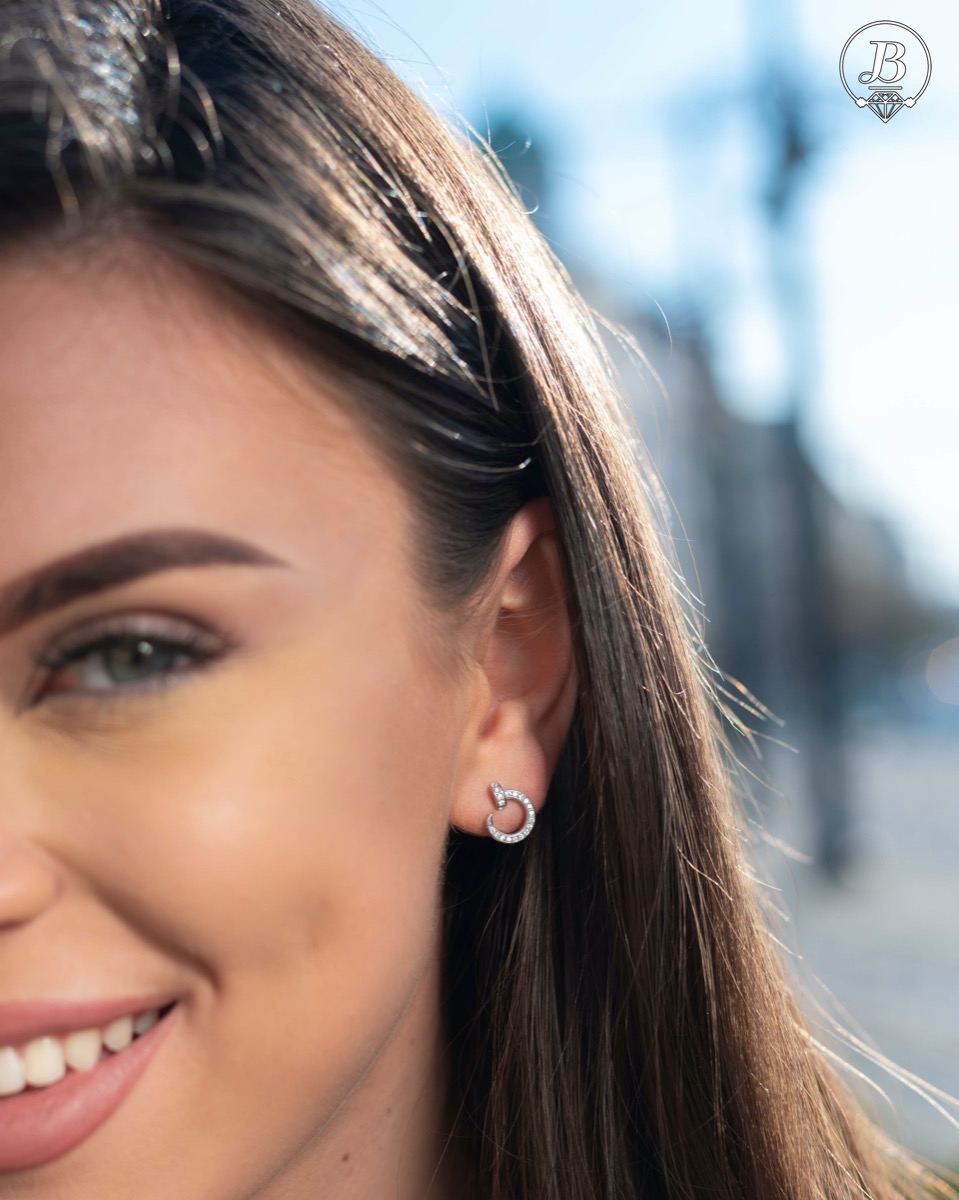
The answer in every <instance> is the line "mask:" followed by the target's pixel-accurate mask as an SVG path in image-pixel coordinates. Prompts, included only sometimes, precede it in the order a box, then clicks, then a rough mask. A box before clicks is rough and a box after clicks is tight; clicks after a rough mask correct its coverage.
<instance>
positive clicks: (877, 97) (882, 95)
mask: <svg viewBox="0 0 959 1200" xmlns="http://www.w3.org/2000/svg"><path fill="white" fill-rule="evenodd" d="M905 107H906V105H905V101H904V100H903V98H902V96H900V95H899V93H898V92H873V94H872V95H871V96H870V97H869V99H868V100H867V101H866V108H871V109H872V111H873V112H874V113H875V114H876V116H877V117H878V118H879V120H880V121H891V120H892V118H893V117H894V116H895V115H896V113H897V112H898V111H899V110H900V109H901V108H905Z"/></svg>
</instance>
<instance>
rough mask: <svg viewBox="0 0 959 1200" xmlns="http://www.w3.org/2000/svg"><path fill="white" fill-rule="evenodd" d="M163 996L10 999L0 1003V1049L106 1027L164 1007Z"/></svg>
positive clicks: (167, 1000) (169, 999)
mask: <svg viewBox="0 0 959 1200" xmlns="http://www.w3.org/2000/svg"><path fill="white" fill-rule="evenodd" d="M173 1000H174V997H173V996H171V995H169V993H166V994H164V995H162V996H161V995H153V996H120V997H118V998H117V999H115V1000H13V1001H8V1002H7V1003H5V1004H0V1046H15V1045H16V1044H17V1043H19V1042H28V1041H30V1040H31V1038H35V1037H41V1036H42V1035H43V1034H45V1033H49V1034H53V1035H57V1034H64V1033H73V1032H74V1031H75V1030H78V1029H94V1028H100V1027H102V1026H104V1025H109V1024H110V1022H111V1021H113V1020H115V1019H116V1018H117V1017H125V1016H127V1015H128V1014H130V1015H133V1016H135V1015H136V1014H137V1013H142V1012H147V1011H149V1010H150V1009H153V1008H164V1007H166V1005H168V1004H170V1003H171V1002H172V1001H173Z"/></svg>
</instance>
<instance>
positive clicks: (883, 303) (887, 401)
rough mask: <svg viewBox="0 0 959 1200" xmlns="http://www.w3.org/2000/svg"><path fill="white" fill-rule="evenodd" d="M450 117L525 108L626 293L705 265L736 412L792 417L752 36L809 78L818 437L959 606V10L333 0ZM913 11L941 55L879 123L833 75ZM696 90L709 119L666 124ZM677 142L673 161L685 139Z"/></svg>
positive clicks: (586, 233)
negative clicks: (764, 220)
mask: <svg viewBox="0 0 959 1200" xmlns="http://www.w3.org/2000/svg"><path fill="white" fill-rule="evenodd" d="M333 7H334V11H336V12H337V13H339V14H340V15H341V16H343V17H345V18H346V19H347V21H348V22H349V23H351V24H353V25H354V27H357V28H359V29H360V31H361V32H363V33H364V35H365V36H366V37H367V39H368V40H370V41H372V42H373V43H374V44H375V45H376V46H377V47H378V48H379V49H380V51H381V52H382V53H383V54H384V55H385V56H386V57H388V58H389V59H390V61H391V62H392V63H393V65H394V66H395V67H396V69H397V70H399V71H400V73H401V74H402V75H403V76H404V77H405V78H406V79H408V80H409V81H410V82H412V83H413V84H414V86H416V87H417V89H418V90H419V91H420V92H422V93H423V94H425V95H426V96H427V98H429V99H430V100H431V101H432V102H433V103H434V105H436V106H437V107H438V108H440V109H441V110H444V109H446V110H449V109H453V110H456V111H462V112H463V113H465V114H466V115H467V117H469V119H471V120H472V121H473V122H474V123H480V122H481V121H482V114H483V111H484V108H487V107H488V108H489V109H490V110H491V111H494V110H496V109H498V108H500V107H501V106H503V105H504V104H510V105H513V106H519V107H521V108H522V109H523V110H525V111H526V112H527V113H528V115H529V119H530V121H531V123H532V125H533V127H534V128H536V129H541V130H542V133H543V136H544V138H549V140H550V141H551V142H553V143H556V144H557V145H558V146H559V148H560V150H559V156H558V159H557V163H556V177H557V188H558V190H559V195H558V196H557V206H558V207H559V208H560V216H561V218H562V224H561V227H560V228H561V234H560V236H561V238H562V242H563V245H564V252H565V254H566V256H567V257H569V258H571V259H575V258H580V259H583V260H586V261H588V262H591V263H592V264H594V266H595V268H596V269H598V270H599V271H601V272H602V273H603V274H604V275H605V277H606V278H607V279H608V281H609V285H610V287H611V288H614V289H616V290H617V291H619V292H621V293H622V295H623V296H624V297H627V298H630V297H631V298H635V299H636V300H639V301H643V300H645V301H646V302H647V303H648V302H649V300H650V299H652V300H656V301H658V302H660V303H662V304H663V306H664V308H665V310H666V315H667V317H668V316H669V312H670V304H671V303H672V299H673V297H675V296H676V295H677V289H678V288H680V287H681V286H682V285H683V283H684V282H685V283H687V284H688V282H689V281H690V279H691V278H696V279H708V280H710V281H711V283H712V287H713V289H714V290H715V291H718V292H719V293H720V294H721V295H722V296H723V297H724V300H725V302H724V303H723V305H722V306H721V312H722V318H721V320H720V322H719V325H718V327H717V336H718V345H719V346H720V348H721V356H720V359H719V363H718V366H719V369H720V371H721V375H722V378H723V379H724V381H725V382H726V384H727V386H728V391H729V394H730V396H731V397H733V398H734V400H735V404H736V406H737V407H738V408H739V410H740V411H743V412H745V413H747V414H749V415H753V416H756V417H763V416H769V417H774V416H777V415H779V409H778V406H779V404H780V401H779V399H778V395H779V393H778V383H779V380H780V378H781V375H780V371H781V359H780V356H779V355H778V353H777V350H776V343H775V338H774V337H773V336H771V334H772V333H773V332H774V326H773V325H772V324H771V322H770V318H769V291H768V286H767V283H766V260H765V257H764V253H763V248H762V247H763V243H762V236H763V235H762V227H761V225H760V223H759V221H758V211H757V209H756V206H755V204H754V202H753V200H752V199H751V192H750V188H751V186H752V180H753V172H754V170H755V166H756V162H757V159H756V155H755V151H754V148H753V139H752V137H751V136H750V133H751V128H752V127H751V126H750V124H749V122H748V119H746V118H744V116H743V106H742V105H741V104H737V102H736V97H737V96H741V95H742V94H743V93H744V92H745V91H746V89H747V88H748V86H749V84H750V82H751V80H752V78H753V72H754V70H755V68H756V64H757V61H758V59H757V47H759V46H771V47H774V48H775V50H776V52H777V53H778V54H779V56H780V57H781V58H782V59H784V60H786V61H788V62H789V63H790V64H792V65H793V66H794V67H796V68H797V69H799V70H801V71H802V75H801V81H802V85H803V88H804V89H806V88H808V94H809V104H810V106H811V110H812V111H814V113H815V116H816V121H817V125H818V127H819V129H820V132H821V135H822V139H823V150H822V153H821V154H820V156H819V158H818V161H817V164H816V166H815V170H814V175H813V178H812V182H811V185H810V188H809V199H808V203H807V205H806V209H805V217H806V222H807V231H808V255H809V259H810V269H811V279H812V284H813V288H814V292H815V296H816V300H817V313H818V330H817V333H818V337H819V345H820V353H821V369H820V372H819V381H820V382H819V387H818V390H817V394H816V397H815V400H814V403H813V404H812V406H811V408H810V410H809V414H808V425H807V429H808V434H809V439H810V443H811V445H812V446H813V448H814V451H815V454H816V457H817V459H818V461H819V463H820V465H821V469H822V471H823V473H824V475H825V476H826V478H827V479H828V480H829V482H830V484H831V485H832V486H833V487H834V488H835V490H836V491H837V492H839V493H840V494H841V495H842V496H843V497H844V498H846V499H848V500H849V501H851V502H853V503H860V504H862V505H864V506H867V507H869V508H870V509H872V510H874V511H876V512H879V513H881V514H883V515H886V516H887V517H889V518H890V520H891V521H892V523H893V525H894V526H895V528H896V529H897V530H898V531H899V532H900V533H901V535H902V537H903V539H904V541H905V544H906V548H907V554H908V560H909V562H910V564H911V566H912V568H913V570H914V572H915V576H916V579H917V581H918V582H919V583H920V584H921V585H923V586H925V587H926V588H928V589H929V590H931V591H932V592H934V593H935V594H938V595H939V596H941V597H942V598H944V599H946V600H949V601H952V602H959V480H957V466H959V387H957V385H956V382H955V376H956V374H957V367H956V363H955V355H956V348H957V346H959V197H957V191H959V67H957V65H956V57H957V56H956V54H955V53H954V50H955V49H956V48H959V4H956V3H955V2H954V0H909V3H908V4H905V3H902V2H901V0H900V4H899V5H898V8H897V7H896V6H890V5H887V4H885V2H884V3H883V4H878V3H877V2H875V0H869V2H865V0H709V2H706V0H673V2H668V0H667V2H663V0H660V3H658V4H652V3H647V2H644V0H594V2H593V3H590V4H583V3H574V2H572V0H554V2H553V3H551V4H549V5H545V4H543V3H541V2H540V0H535V2H534V0H455V2H454V0H382V2H381V3H373V2H372V0H355V2H350V3H339V4H336V5H334V6H333ZM879 19H891V20H896V21H901V22H905V23H906V24H908V25H910V26H912V27H913V28H914V29H915V30H917V32H918V33H920V34H921V36H922V37H923V38H924V40H925V42H926V44H927V45H928V47H929V50H930V52H931V55H932V61H933V75H932V79H931V82H930V84H929V87H928V89H927V91H926V93H925V95H924V96H923V97H922V99H921V100H920V102H919V103H918V104H917V105H916V106H915V108H913V109H912V110H909V111H904V112H901V113H900V114H898V115H897V116H896V117H894V118H893V119H892V121H890V122H889V123H888V124H887V125H884V124H882V123H881V122H880V121H878V120H876V118H875V117H873V116H872V114H871V113H868V112H864V111H862V110H860V109H857V108H856V107H855V105H854V104H853V103H852V101H851V100H849V99H848V97H847V96H846V94H845V93H844V92H843V90H842V86H841V84H840V81H839V72H838V60H839V53H840V50H841V48H842V45H843V43H844V42H845V41H846V39H847V38H848V37H849V35H850V34H851V33H852V32H853V31H854V30H856V29H857V28H858V27H859V26H861V25H864V24H865V23H867V22H869V21H876V20H879ZM691 104H692V105H695V106H696V108H697V112H698V113H700V112H701V116H700V117H699V118H698V125H699V133H698V135H697V136H696V137H694V138H687V139H686V141H677V138H676V136H675V134H674V129H675V121H674V120H673V121H671V115H672V114H675V113H676V111H677V107H678V106H682V105H685V106H687V107H688V106H689V105H691ZM677 150H679V153H677Z"/></svg>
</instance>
